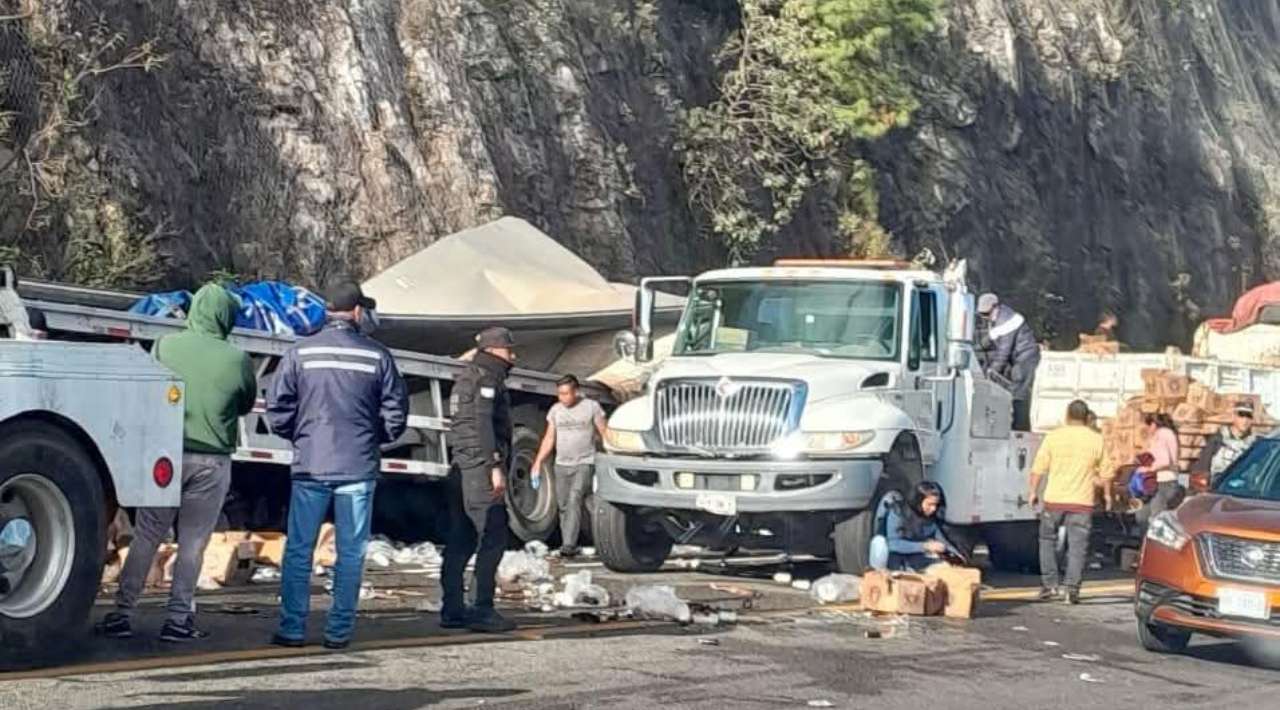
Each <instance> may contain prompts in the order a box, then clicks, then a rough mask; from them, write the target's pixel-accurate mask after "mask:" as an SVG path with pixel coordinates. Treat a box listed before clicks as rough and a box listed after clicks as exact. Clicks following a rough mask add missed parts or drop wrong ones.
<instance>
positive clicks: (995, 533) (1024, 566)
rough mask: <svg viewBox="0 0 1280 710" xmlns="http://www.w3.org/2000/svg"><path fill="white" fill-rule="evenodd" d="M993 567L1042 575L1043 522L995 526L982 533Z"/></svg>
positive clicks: (1023, 522) (995, 524) (998, 524)
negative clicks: (1041, 536) (1041, 531)
mask: <svg viewBox="0 0 1280 710" xmlns="http://www.w3.org/2000/svg"><path fill="white" fill-rule="evenodd" d="M983 538H985V539H986V541H987V554H988V555H990V557H991V566H992V567H994V568H996V569H998V570H1001V571H1002V572H1018V573H1023V574H1040V523H1039V522H1037V521H1034V520H1031V521H1021V522H1015V523H992V524H991V525H987V526H986V528H985V529H984V530H983Z"/></svg>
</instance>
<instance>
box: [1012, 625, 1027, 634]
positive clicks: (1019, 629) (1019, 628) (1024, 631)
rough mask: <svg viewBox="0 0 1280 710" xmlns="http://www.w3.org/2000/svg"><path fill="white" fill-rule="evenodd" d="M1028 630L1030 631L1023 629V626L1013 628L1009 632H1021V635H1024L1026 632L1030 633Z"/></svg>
mask: <svg viewBox="0 0 1280 710" xmlns="http://www.w3.org/2000/svg"><path fill="white" fill-rule="evenodd" d="M1030 630H1031V629H1028V628H1027V627H1025V626H1015V627H1013V628H1012V629H1010V631H1021V632H1022V633H1026V632H1028V631H1030Z"/></svg>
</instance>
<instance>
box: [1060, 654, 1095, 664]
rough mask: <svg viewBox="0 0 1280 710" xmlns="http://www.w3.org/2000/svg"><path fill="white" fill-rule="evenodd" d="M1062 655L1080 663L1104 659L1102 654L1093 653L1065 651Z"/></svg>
mask: <svg viewBox="0 0 1280 710" xmlns="http://www.w3.org/2000/svg"><path fill="white" fill-rule="evenodd" d="M1062 657H1063V658H1064V659H1066V660H1068V661H1077V662H1080V663H1097V662H1099V661H1101V660H1102V657H1101V656H1095V655H1094V654H1092V653H1064V654H1062Z"/></svg>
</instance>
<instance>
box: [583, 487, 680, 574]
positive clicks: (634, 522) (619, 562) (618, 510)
mask: <svg viewBox="0 0 1280 710" xmlns="http://www.w3.org/2000/svg"><path fill="white" fill-rule="evenodd" d="M592 501H593V504H594V506H593V507H594V509H593V510H592V515H591V524H592V537H593V539H594V541H595V544H596V554H598V555H599V556H600V561H601V562H604V566H605V567H608V568H609V569H611V570H613V571H614V572H656V571H658V570H659V569H661V568H662V564H663V563H664V562H666V561H667V556H668V555H670V554H671V547H672V545H674V544H675V541H674V540H673V539H672V538H671V535H669V534H668V533H667V531H666V530H663V529H662V526H661V525H658V524H657V523H656V522H653V521H650V520H646V519H645V518H644V517H643V516H641V515H638V514H636V513H633V512H631V511H629V510H627V509H626V508H622V507H620V506H616V505H614V504H612V503H610V502H609V501H607V500H604V499H603V498H601V497H600V496H598V495H597V496H592Z"/></svg>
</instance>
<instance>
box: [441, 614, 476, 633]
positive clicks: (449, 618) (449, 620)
mask: <svg viewBox="0 0 1280 710" xmlns="http://www.w3.org/2000/svg"><path fill="white" fill-rule="evenodd" d="M470 623H471V610H470V609H463V610H462V611H461V612H456V611H441V612H440V628H442V629H465V628H467V626H468V625H470Z"/></svg>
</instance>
